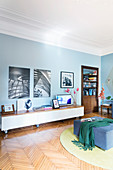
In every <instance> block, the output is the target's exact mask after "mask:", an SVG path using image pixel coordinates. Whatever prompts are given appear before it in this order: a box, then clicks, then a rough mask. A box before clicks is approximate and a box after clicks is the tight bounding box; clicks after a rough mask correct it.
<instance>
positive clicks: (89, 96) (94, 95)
mask: <svg viewBox="0 0 113 170" xmlns="http://www.w3.org/2000/svg"><path fill="white" fill-rule="evenodd" d="M95 96H96V95H91V96H90V95H88V96H84V97H95Z"/></svg>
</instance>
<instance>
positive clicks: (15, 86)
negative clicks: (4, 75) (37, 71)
mask: <svg viewBox="0 0 113 170" xmlns="http://www.w3.org/2000/svg"><path fill="white" fill-rule="evenodd" d="M29 96H30V69H28V68H19V67H9V82H8V98H9V99H18V98H27V97H29Z"/></svg>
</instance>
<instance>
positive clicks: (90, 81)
mask: <svg viewBox="0 0 113 170" xmlns="http://www.w3.org/2000/svg"><path fill="white" fill-rule="evenodd" d="M83 82H87V83H97V81H92V80H83Z"/></svg>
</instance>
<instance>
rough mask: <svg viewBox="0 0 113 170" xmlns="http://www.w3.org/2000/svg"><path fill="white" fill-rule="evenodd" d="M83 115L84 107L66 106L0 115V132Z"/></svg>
mask: <svg viewBox="0 0 113 170" xmlns="http://www.w3.org/2000/svg"><path fill="white" fill-rule="evenodd" d="M83 115H84V106H76V107H74V106H68V107H60V108H59V109H51V110H44V109H41V110H40V109H39V110H37V111H26V112H25V111H23V112H15V113H7V114H2V113H1V131H4V132H5V133H8V130H10V129H15V128H21V127H25V126H32V125H36V126H37V127H39V124H42V123H47V122H53V121H58V120H64V119H69V118H74V117H81V116H83Z"/></svg>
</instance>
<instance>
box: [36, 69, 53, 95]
mask: <svg viewBox="0 0 113 170" xmlns="http://www.w3.org/2000/svg"><path fill="white" fill-rule="evenodd" d="M50 96H51V71H50V70H40V69H34V97H50Z"/></svg>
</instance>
